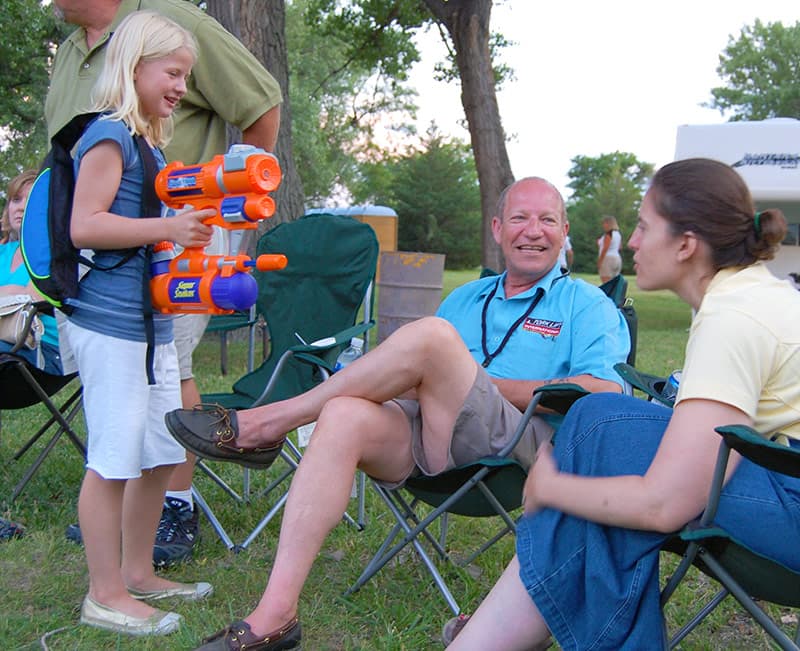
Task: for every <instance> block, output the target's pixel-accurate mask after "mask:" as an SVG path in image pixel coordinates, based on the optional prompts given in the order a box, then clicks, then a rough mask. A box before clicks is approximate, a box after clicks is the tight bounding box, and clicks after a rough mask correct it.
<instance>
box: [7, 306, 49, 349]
mask: <svg viewBox="0 0 800 651" xmlns="http://www.w3.org/2000/svg"><path fill="white" fill-rule="evenodd" d="M40 314H49V315H51V316H52V315H53V314H54V311H53V306H52V305H50V303H48V302H47V301H34V302H31V303H28V304H26V305H25V307H23V308H22V315H23V316H22V327H21V328H20V329H19V331H18V332H17V341H16V343H15V344H14V345H13V346H12V347H11V350H10V351H9V352H12V353H16V352H17V351H19V350H20V348H22V347H23V346H24V345H25V342H26V341H27V339H28V336H29V335H30V332H31V328H32V327H33V324H34V321H35V319H36V317H37V316H39V315H40Z"/></svg>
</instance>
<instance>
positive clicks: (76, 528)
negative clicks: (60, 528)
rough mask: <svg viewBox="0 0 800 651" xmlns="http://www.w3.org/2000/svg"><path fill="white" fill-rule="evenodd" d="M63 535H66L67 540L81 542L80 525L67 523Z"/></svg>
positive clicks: (78, 543) (80, 543)
mask: <svg viewBox="0 0 800 651" xmlns="http://www.w3.org/2000/svg"><path fill="white" fill-rule="evenodd" d="M64 536H66V538H67V540H69V541H70V542H74V543H75V544H76V545H82V544H83V536H82V535H81V525H79V524H70V525H67V529H66V531H64Z"/></svg>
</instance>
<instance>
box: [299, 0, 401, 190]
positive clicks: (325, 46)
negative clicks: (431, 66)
mask: <svg viewBox="0 0 800 651" xmlns="http://www.w3.org/2000/svg"><path fill="white" fill-rule="evenodd" d="M311 4H312V3H311V2H309V0H295V1H294V2H292V3H290V4H288V5H287V7H286V40H287V50H288V57H289V77H290V84H289V95H290V102H291V110H292V149H293V154H294V159H295V163H296V166H297V169H298V171H299V173H300V177H301V178H302V181H303V190H304V192H305V195H306V202H307V203H309V204H315V203H320V202H322V201H323V200H324V199H326V198H327V197H329V196H330V195H331V193H332V191H333V189H334V188H335V187H336V186H337V185H338V186H348V185H350V183H351V182H352V180H353V178H354V176H355V174H356V170H357V167H358V159H359V158H363V157H364V156H365V152H367V151H368V150H370V149H371V147H372V141H373V137H372V135H373V125H374V122H375V120H376V116H377V115H378V114H385V113H389V114H391V115H395V116H400V117H401V118H402V116H407V115H409V113H410V112H411V111H412V110H413V108H414V105H413V102H412V99H413V97H414V95H415V93H414V91H412V90H410V89H408V88H405V87H404V86H403V85H402V81H401V80H400V79H399V78H397V77H391V76H389V75H388V74H384V73H383V72H382V71H381V69H379V68H377V67H374V66H373V67H370V66H371V65H372V64H371V62H370V61H362V60H360V59H355V60H350V59H349V58H348V57H349V54H348V47H349V42H348V41H347V39H346V38H345V35H343V34H336V33H328V34H326V35H324V36H320V34H319V30H318V29H317V28H316V27H315V25H314V24H313V22H312V19H313V16H312V14H311V13H310V8H309V7H310V5H311ZM402 76H403V77H405V72H403V75H402Z"/></svg>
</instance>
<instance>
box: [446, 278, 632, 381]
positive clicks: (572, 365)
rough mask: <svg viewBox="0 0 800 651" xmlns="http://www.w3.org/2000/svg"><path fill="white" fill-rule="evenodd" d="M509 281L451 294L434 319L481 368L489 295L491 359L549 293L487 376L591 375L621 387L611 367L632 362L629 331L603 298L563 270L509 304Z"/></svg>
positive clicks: (476, 285) (469, 285) (493, 281)
mask: <svg viewBox="0 0 800 651" xmlns="http://www.w3.org/2000/svg"><path fill="white" fill-rule="evenodd" d="M504 280H505V273H504V274H502V275H501V276H493V277H488V278H481V279H480V280H475V281H473V282H470V283H467V284H466V285H463V286H462V287H459V288H457V289H455V290H453V292H452V293H451V294H450V295H449V296H448V297H447V298H446V299H445V300H444V301H443V302H442V304H441V305H440V306H439V310H438V311H437V316H440V317H442V318H443V319H446V320H447V321H449V322H450V323H452V324H453V326H454V327H455V328H456V330H458V332H459V333H460V334H461V337H462V338H463V340H464V343H465V344H466V345H467V348H469V351H470V353H472V356H473V357H474V358H475V360H476V361H477V362H478V364H481V363H482V362H483V360H484V353H483V348H482V346H481V322H482V317H481V315H482V312H483V307H484V304H485V302H486V300H487V299H488V297H489V295H490V294H491V293H492V290H493V289H495V288H496V291H495V294H494V296H493V297H492V298H491V300H490V301H489V306H488V309H487V311H486V345H487V348H488V350H489V352H490V353H494V351H495V350H496V349H497V347H498V346H500V344H501V342H502V341H503V338H504V337H505V335H506V333H507V332H508V330H509V328H510V327H511V326H512V325H513V324H514V322H515V321H516V320H517V319H519V317H520V316H522V315H523V314H524V313H525V311H526V310H527V309H528V307H529V306H530V304H531V301H532V300H533V299H534V296H535V295H536V291H537V289H538V288H539V287H541V288H542V289H544V296H543V297H542V299H541V300H540V301H539V303H538V304H537V305H536V307H535V308H534V309H533V311H532V312H531V313H530V315H529V316H528V317H526V318H525V319H524V320H523V322H522V323H521V324H520V325H519V326H518V327H517V328H516V330H515V332H513V333H512V335H511V337H510V339H509V340H508V343H507V344H506V346H505V348H503V350H502V352H501V353H500V354H499V355H498V356H497V357H495V358H494V359H493V360H492V362H491V363H490V364H489V366H488V368H487V369H486V371H487V372H488V373H489V375H491V376H493V377H498V378H507V379H515V380H542V379H558V378H564V377H571V376H575V375H583V374H587V375H591V376H593V377H596V378H599V379H603V380H611V381H612V382H616V383H618V384H620V386H621V385H622V381H621V380H620V378H619V375H617V373H616V371H615V370H614V364H616V363H617V362H624V361H625V360H626V358H627V356H628V352H629V349H630V336H629V334H628V326H627V324H626V323H625V319H624V317H623V316H622V313H621V312H620V311H619V310H618V309H617V307H616V306H615V305H614V303H613V302H612V301H611V299H609V298H608V297H607V296H606V295H605V294H604V293H603V292H602V290H600V289H599V288H597V287H595V286H594V285H590V284H589V283H586V282H584V281H582V280H573V279H572V278H571V277H570V276H569V275H562V273H561V271H560V269H559V268H558V265H556V266H555V267H554V268H553V269H552V270H551V271H550V272H549V273H548V274H547V275H545V276H544V277H543V278H541V279H540V280H539V282H538V283H536V285H534V286H533V287H531V288H530V289H529V290H528V291H526V292H523V293H521V294H517V295H516V296H512V297H511V298H508V299H507V298H506V295H505V290H504V288H503V282H504Z"/></svg>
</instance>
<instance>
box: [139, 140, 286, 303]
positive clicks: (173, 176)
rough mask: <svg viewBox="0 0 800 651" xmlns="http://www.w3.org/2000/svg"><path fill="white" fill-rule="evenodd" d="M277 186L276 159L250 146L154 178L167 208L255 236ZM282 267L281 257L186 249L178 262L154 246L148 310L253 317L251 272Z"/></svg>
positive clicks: (167, 245)
mask: <svg viewBox="0 0 800 651" xmlns="http://www.w3.org/2000/svg"><path fill="white" fill-rule="evenodd" d="M280 182H281V170H280V167H279V166H278V159H277V158H275V156H273V155H272V154H269V153H267V152H265V151H264V150H263V149H259V148H257V147H252V146H250V145H233V146H231V148H230V149H229V150H228V153H227V154H224V155H219V156H215V157H214V158H213V159H212V160H211V161H210V162H208V163H204V164H201V165H191V166H185V165H184V164H183V163H181V162H177V161H176V162H173V163H170V164H169V165H167V166H166V167H165V168H164V169H163V170H161V172H159V174H158V176H157V177H156V193H157V194H158V196H159V198H160V199H161V201H163V202H164V204H166V205H167V206H168V207H170V208H174V209H182V208H184V207H185V206H187V205H188V206H191V207H192V208H193V209H194V210H204V209H206V208H212V209H214V210H215V211H216V214H215V215H214V217H211V218H210V219H207V220H206V221H205V223H206V224H209V225H216V226H221V227H222V228H225V229H227V230H238V229H247V230H252V229H256V228H258V223H259V222H260V221H262V220H264V219H267V218H269V217H272V215H273V214H274V213H275V201H274V200H273V199H272V197H270V196H268V193H269V192H272V191H273V190H275V189H277V187H278V186H279V185H280ZM286 262H287V261H286V257H285V256H283V255H275V254H273V255H260V256H258V258H256V259H255V260H252V259H251V258H250V257H249V256H247V255H206V254H205V251H204V249H202V248H187V249H185V250H184V251H183V253H181V254H180V255H178V256H177V257H176V256H175V249H174V245H173V244H172V242H159V243H158V244H156V245H155V246H154V247H153V258H152V261H151V265H150V268H151V275H152V279H151V281H150V294H151V297H152V300H153V308H154V309H155V310H157V311H159V312H163V313H168V314H176V313H189V314H230V313H231V312H233V311H234V310H247V309H250V307H251V306H252V305H253V304H254V303H255V302H256V298H257V296H258V285H257V283H256V280H255V278H253V276H252V273H251V272H252V270H253V268H256V269H258V270H259V271H272V270H276V269H283V268H284V267H285V266H286Z"/></svg>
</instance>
